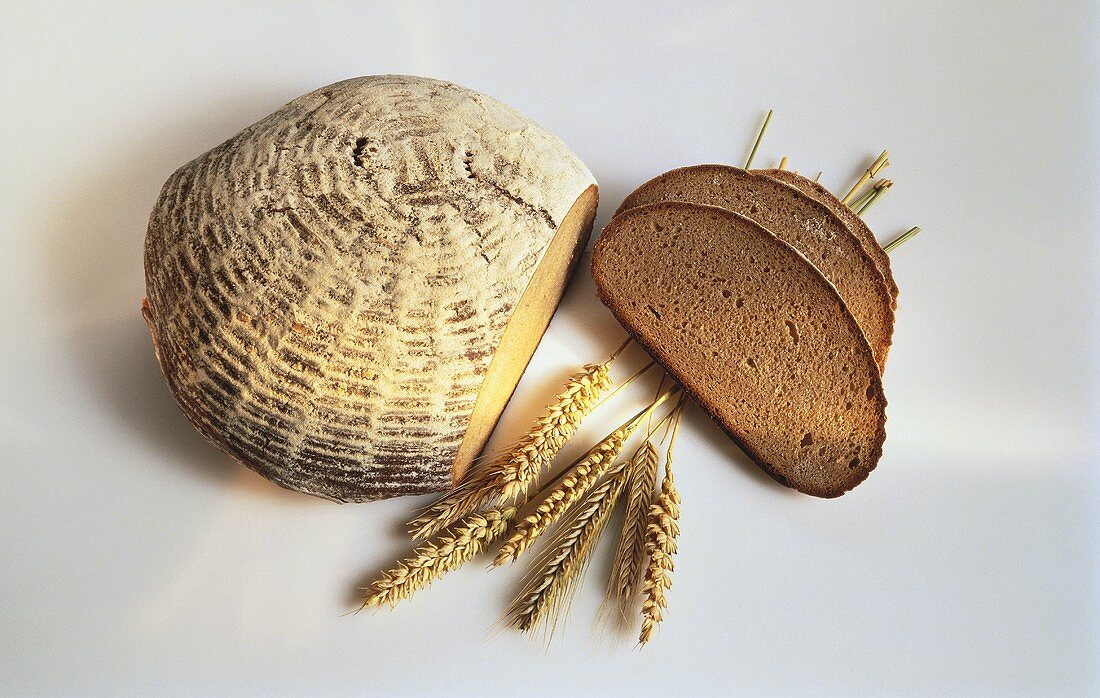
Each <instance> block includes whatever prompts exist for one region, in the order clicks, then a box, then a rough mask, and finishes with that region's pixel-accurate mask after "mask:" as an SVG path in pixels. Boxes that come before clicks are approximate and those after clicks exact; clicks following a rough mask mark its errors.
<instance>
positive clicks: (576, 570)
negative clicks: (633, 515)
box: [507, 464, 626, 632]
mask: <svg viewBox="0 0 1100 698" xmlns="http://www.w3.org/2000/svg"><path fill="white" fill-rule="evenodd" d="M625 475H626V473H625V464H621V465H619V466H618V467H617V468H615V469H614V470H612V471H611V472H610V473H608V477H607V478H605V479H604V481H603V482H602V483H600V484H599V485H598V486H597V487H595V488H594V489H592V490H591V491H590V492H589V493H588V495H587V496H586V497H585V498H584V500H583V501H582V502H581V503H580V504H579V505H578V507H577V509H576V510H575V513H573V514H571V517H570V519H569V520H568V521H567V522H566V525H564V526H563V527H562V528H561V529H560V530H559V531H558V532H557V533H555V534H554V537H553V538H552V539H551V541H550V544H549V547H548V552H547V554H546V555H544V556H543V562H542V564H541V565H539V566H538V567H537V568H536V569H535V570H534V571H533V573H532V574H531V576H530V577H529V579H528V581H527V583H526V584H525V585H524V587H523V589H522V590H521V591H520V593H519V595H518V596H517V597H516V599H515V600H514V601H512V603H511V604H509V606H508V610H507V616H508V619H509V623H510V624H511V625H512V626H514V627H516V628H518V629H519V630H522V631H524V632H527V631H529V630H532V629H533V628H535V627H537V626H538V625H539V624H540V623H543V622H547V621H548V622H549V623H550V625H551V627H552V626H553V625H554V624H556V622H557V620H558V617H559V616H560V612H561V609H562V606H563V605H564V604H566V603H567V602H568V599H569V598H570V596H571V594H572V591H573V590H574V589H575V588H576V585H577V583H578V582H579V581H580V578H581V577H582V576H583V571H584V568H585V566H586V565H587V562H588V560H589V559H590V558H591V553H592V549H593V548H594V547H595V544H596V542H597V541H598V540H599V538H600V534H601V533H602V532H603V530H604V528H605V527H606V526H607V521H608V519H609V518H610V516H611V512H612V511H613V510H614V508H615V504H616V502H617V501H618V499H619V495H620V494H622V491H623V487H624V486H625V484H626V477H625Z"/></svg>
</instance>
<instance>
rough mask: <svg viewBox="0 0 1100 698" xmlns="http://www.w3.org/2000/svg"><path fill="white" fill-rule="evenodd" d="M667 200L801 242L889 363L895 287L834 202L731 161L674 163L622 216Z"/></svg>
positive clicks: (632, 198)
mask: <svg viewBox="0 0 1100 698" xmlns="http://www.w3.org/2000/svg"><path fill="white" fill-rule="evenodd" d="M659 201H685V202H688V203H695V204H706V205H711V206H720V207H722V208H725V209H728V210H730V211H733V212H734V213H739V214H741V215H743V216H745V217H747V218H749V219H751V220H753V221H754V222H756V223H758V224H760V225H762V226H764V227H765V228H767V229H768V230H769V231H770V232H772V233H773V234H774V235H776V236H778V237H779V238H780V239H781V240H783V241H784V242H786V243H787V244H789V245H792V246H794V247H795V248H796V249H797V250H798V251H799V252H801V253H802V254H803V255H804V256H805V257H806V258H808V259H809V260H810V261H811V263H812V264H813V265H814V266H816V267H817V268H818V269H819V270H820V271H821V273H822V274H823V275H824V276H825V278H826V279H828V280H829V282H830V283H832V284H833V285H834V286H835V287H836V288H837V290H838V291H839V292H840V294H841V296H843V297H844V300H845V302H846V303H847V305H848V307H849V309H850V310H851V312H852V314H853V315H854V316H855V318H856V320H857V321H858V323H859V326H860V329H861V330H862V331H863V333H864V334H865V335H866V336H867V341H868V343H869V344H870V345H871V349H872V351H873V352H874V356H875V360H876V362H877V364H878V366H879V371H880V372H881V371H882V369H883V368H884V367H885V366H886V357H887V354H888V353H889V351H890V341H891V337H892V335H893V331H894V310H893V304H892V298H891V295H890V291H889V289H888V287H887V284H886V281H885V280H884V279H883V276H882V274H881V272H880V271H879V270H878V267H877V266H876V265H875V262H874V260H873V259H872V258H871V256H870V255H869V254H868V253H867V252H866V251H865V250H864V248H863V245H862V244H861V243H860V241H859V239H858V238H856V237H855V235H853V233H852V231H851V230H849V229H848V227H847V226H846V225H845V224H844V222H843V221H841V219H840V218H838V217H837V216H836V215H835V214H834V213H833V212H832V211H830V210H829V209H828V208H827V207H826V206H824V205H822V204H821V203H818V202H817V201H815V200H814V199H812V198H811V197H809V196H807V195H806V194H804V193H802V192H801V191H799V190H798V189H796V188H795V187H792V186H790V185H788V184H785V183H783V182H780V181H777V180H775V179H773V178H771V177H768V176H765V175H763V174H758V173H754V172H749V171H747V170H744V169H741V168H739V167H731V166H729V165H713V164H712V165H692V166H689V167H681V168H678V169H675V170H670V171H668V172H665V173H664V174H661V175H658V176H657V177H654V178H653V179H651V180H649V181H648V182H645V183H644V184H642V185H641V186H639V187H638V188H637V189H635V190H634V191H633V192H632V193H631V194H630V195H629V196H627V197H626V199H625V200H624V201H623V203H622V205H621V206H619V210H618V211H616V212H615V215H616V216H617V215H619V214H620V213H622V212H623V211H625V210H627V209H631V208H634V207H637V206H641V205H645V204H651V203H656V202H659Z"/></svg>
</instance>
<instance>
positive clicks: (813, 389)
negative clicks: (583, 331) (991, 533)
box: [592, 201, 886, 497]
mask: <svg viewBox="0 0 1100 698" xmlns="http://www.w3.org/2000/svg"><path fill="white" fill-rule="evenodd" d="M592 275H593V277H594V278H595V280H596V288H597V290H598V292H599V295H600V299H601V300H602V301H603V302H604V304H605V305H607V306H608V308H610V309H611V311H612V313H614V315H615V317H616V318H617V319H618V320H619V322H620V323H622V325H623V327H625V328H626V329H627V331H628V332H630V334H631V335H632V336H633V337H634V338H635V340H637V341H638V343H639V344H641V345H642V346H644V347H645V348H646V349H647V350H648V351H649V352H650V354H652V356H653V357H654V358H656V359H657V360H658V361H659V362H660V363H661V364H662V365H663V366H664V367H665V368H666V369H667V370H668V371H669V372H670V373H671V374H672V375H674V376H675V377H676V379H677V381H679V382H680V384H681V385H682V386H683V387H684V389H685V390H686V391H687V392H688V393H689V394H690V395H691V396H692V397H693V398H694V399H695V401H696V402H698V403H699V405H700V406H702V407H703V409H705V410H706V411H707V412H709V413H710V415H711V417H712V418H713V419H714V421H715V422H717V423H718V425H719V426H721V427H722V429H724V430H725V431H726V432H727V433H728V434H729V435H730V437H732V438H733V440H734V441H735V442H737V443H738V444H739V445H740V446H741V447H742V448H743V449H744V451H745V453H747V454H748V455H749V456H750V457H751V458H752V459H753V460H754V461H755V462H756V463H757V464H758V465H759V466H760V467H761V468H763V469H764V470H765V471H766V472H767V473H769V474H770V475H771V476H772V477H773V478H775V479H776V480H778V481H779V482H780V483H782V484H784V485H787V486H789V487H793V488H795V489H797V490H799V491H801V492H805V493H806V494H810V495H814V496H817V497H837V496H840V495H842V494H844V493H845V492H847V491H848V490H850V489H852V488H853V487H855V486H856V485H858V484H859V483H860V482H862V481H863V480H864V479H865V478H866V477H867V474H868V473H870V471H871V470H872V469H874V467H875V466H876V465H877V464H878V460H879V457H880V456H881V454H882V443H883V441H884V439H885V436H886V431H885V424H886V413H885V410H886V398H885V396H884V395H883V391H882V380H881V378H880V374H879V370H878V367H877V365H876V363H875V360H874V355H873V353H872V351H871V346H870V345H869V344H868V342H867V339H866V337H865V335H864V333H863V332H862V331H861V330H860V327H859V325H858V323H857V322H856V320H855V318H854V317H853V315H852V313H851V312H849V310H848V308H847V306H846V305H845V302H844V300H843V299H842V298H841V296H840V294H839V293H838V292H837V290H836V288H835V287H834V286H833V284H831V283H830V282H829V281H828V280H827V279H826V278H825V277H824V276H823V275H822V274H821V272H820V271H819V270H818V269H817V268H816V267H815V266H814V265H813V264H811V263H810V262H809V261H808V260H807V259H806V258H805V257H803V256H802V255H801V254H800V253H799V252H798V251H797V250H796V249H794V248H793V247H792V246H790V245H788V244H786V243H785V242H783V241H782V240H780V239H779V238H777V237H776V236H775V235H773V234H772V233H770V232H769V231H768V230H766V229H765V228H763V227H762V226H760V225H758V224H756V223H754V222H753V221H751V220H749V219H748V218H746V217H744V216H741V215H738V214H737V213H734V212H732V211H729V210H728V209H725V208H718V207H715V206H705V205H698V204H691V203H686V202H683V201H671V202H665V203H654V204H648V205H643V206H637V207H630V208H628V210H625V211H622V212H620V213H618V214H616V216H615V217H614V218H613V219H612V220H611V222H610V223H608V225H607V227H606V228H604V231H603V233H602V234H601V235H600V237H599V238H598V239H597V241H596V246H595V249H594V252H593V255H592Z"/></svg>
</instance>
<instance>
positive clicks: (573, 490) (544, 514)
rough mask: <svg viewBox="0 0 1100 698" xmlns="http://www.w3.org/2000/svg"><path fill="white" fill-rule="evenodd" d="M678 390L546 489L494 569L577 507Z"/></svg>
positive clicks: (506, 544) (513, 558)
mask: <svg viewBox="0 0 1100 698" xmlns="http://www.w3.org/2000/svg"><path fill="white" fill-rule="evenodd" d="M678 390H679V387H675V388H672V389H670V390H669V391H666V392H665V393H664V394H663V395H661V396H660V397H659V398H658V399H656V400H654V401H653V402H652V403H651V404H650V405H649V406H648V407H646V408H645V409H644V410H642V411H641V412H639V413H638V414H636V415H634V416H633V417H631V418H630V419H629V420H627V421H626V422H624V423H623V424H622V425H621V426H620V427H619V428H618V429H616V430H615V431H613V432H611V433H610V434H608V435H607V436H605V437H604V438H603V439H602V440H601V441H600V442H599V443H597V444H596V445H595V446H593V447H592V448H591V449H590V450H589V451H588V453H586V454H585V455H584V456H582V457H581V458H580V459H579V460H577V461H576V462H575V463H574V464H573V465H572V466H570V467H569V469H567V470H566V471H565V472H564V473H563V474H562V475H561V476H560V478H559V479H558V480H557V482H556V484H553V483H552V485H551V486H548V491H547V493H546V494H545V495H544V496H543V498H542V501H541V502H539V504H538V506H537V507H536V508H535V510H534V511H533V512H531V513H530V514H528V515H527V516H525V517H523V519H522V520H521V521H520V522H519V523H517V524H516V527H515V530H514V531H513V532H512V535H511V536H509V537H508V539H507V540H505V541H504V545H502V546H501V548H500V551H499V552H498V553H497V556H496V559H495V560H494V561H493V566H494V567H500V566H501V565H504V564H506V563H508V562H515V561H516V560H517V559H518V558H519V556H520V555H522V554H523V552H524V551H525V550H527V549H528V548H529V547H531V545H532V544H533V543H534V542H535V541H536V540H537V539H538V538H539V536H541V535H542V534H543V533H545V532H546V530H547V529H548V528H550V527H551V526H552V525H553V524H554V523H555V522H556V521H557V520H558V519H560V518H561V516H562V514H564V513H565V512H566V511H567V510H568V509H569V507H571V506H573V505H574V504H576V503H577V501H579V500H580V498H581V497H583V496H584V494H585V493H586V492H587V491H588V490H590V489H592V486H593V485H595V484H596V481H597V480H599V479H600V477H601V476H602V475H603V474H604V473H606V472H607V470H608V468H609V467H611V464H612V462H613V461H614V460H615V458H617V457H618V455H619V453H620V452H622V450H623V445H624V444H625V442H626V440H627V439H628V438H629V437H630V435H631V434H633V433H634V431H635V430H636V429H637V428H638V425H639V424H641V423H642V420H644V419H645V418H646V416H647V415H648V414H649V413H650V412H652V411H653V410H654V409H656V408H657V406H658V405H660V404H661V403H662V402H664V401H665V400H667V399H668V398H669V397H670V396H672V395H673V394H674V393H676V392H677V391H678Z"/></svg>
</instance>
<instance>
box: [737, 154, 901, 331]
mask: <svg viewBox="0 0 1100 698" xmlns="http://www.w3.org/2000/svg"><path fill="white" fill-rule="evenodd" d="M753 171H754V172H759V173H760V174H763V175H767V176H768V177H771V178H772V179H778V180H779V181H780V182H783V183H785V184H789V185H791V186H792V187H794V188H795V189H798V190H799V191H800V192H802V193H803V194H805V195H806V196H808V197H810V198H811V199H813V200H814V201H816V202H818V203H819V204H821V205H823V206H825V207H826V208H828V209H829V210H830V211H832V212H833V213H834V214H835V215H836V217H837V218H839V219H840V220H842V221H843V222H844V225H846V226H848V230H850V231H852V234H853V235H855V236H856V238H857V239H858V240H859V242H860V243H861V244H862V245H863V249H864V250H865V251H866V252H867V254H868V255H870V256H871V259H872V260H873V261H874V263H875V267H876V268H877V269H878V271H879V273H880V274H882V278H883V280H884V281H885V282H886V288H887V289H888V290H889V291H890V306H891V307H892V308H894V309H895V310H896V309H897V307H898V285H897V284H896V283H895V282H894V272H893V270H892V269H891V267H890V255H888V254H886V251H885V250H883V249H882V245H880V244H879V243H878V238H876V237H875V234H874V232H872V230H871V228H870V227H869V226H868V225H867V224H866V223H865V222H864V221H863V219H862V218H860V217H859V216H857V215H856V214H855V212H854V211H852V209H851V208H849V207H848V205H847V204H844V203H842V202H841V201H840V199H839V198H837V197H836V195H835V194H833V193H832V192H831V191H829V190H828V189H826V188H825V187H823V186H821V184H820V183H818V182H815V181H814V180H812V179H810V178H809V177H803V176H802V175H800V174H798V173H797V172H791V171H790V170H778V169H772V170H753Z"/></svg>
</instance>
